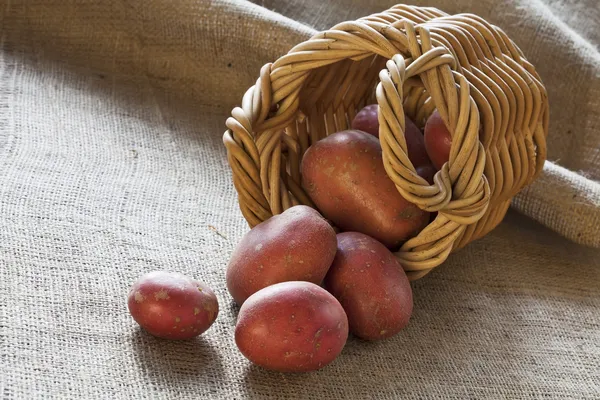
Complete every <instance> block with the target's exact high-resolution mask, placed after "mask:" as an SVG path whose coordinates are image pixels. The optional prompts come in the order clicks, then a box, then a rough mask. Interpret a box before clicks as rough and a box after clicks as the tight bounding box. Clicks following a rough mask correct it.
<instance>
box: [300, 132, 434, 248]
mask: <svg viewBox="0 0 600 400" xmlns="http://www.w3.org/2000/svg"><path fill="white" fill-rule="evenodd" d="M302 186H303V187H304V189H305V190H306V192H307V193H308V195H309V196H310V197H311V199H312V200H313V201H314V202H315V204H316V206H317V208H318V209H319V211H321V213H322V214H323V216H324V217H325V218H327V219H329V220H331V221H333V223H334V224H335V225H337V226H338V227H339V228H340V229H341V230H343V231H357V232H362V233H365V234H367V235H369V236H371V237H373V238H375V239H377V240H379V241H380V242H382V243H383V244H385V245H386V246H388V247H390V248H395V247H397V246H399V245H400V244H401V243H402V242H403V241H405V240H406V239H408V238H410V237H413V236H415V235H416V234H417V233H418V232H419V231H420V230H421V229H423V228H424V227H425V225H426V224H427V221H428V219H429V215H428V213H427V212H425V211H423V210H421V209H420V208H418V207H417V206H416V205H414V204H412V203H410V202H409V201H407V200H406V199H404V198H403V197H402V196H401V195H400V193H398V190H397V189H396V186H395V185H394V183H393V182H392V180H391V179H390V178H389V177H388V176H387V174H386V171H385V168H384V166H383V159H382V151H381V145H380V144H379V141H378V140H377V139H375V138H374V137H373V136H370V135H365V134H364V133H362V132H360V131H353V130H350V131H341V132H337V133H334V134H332V135H330V136H328V137H327V138H325V139H322V140H320V141H318V142H317V143H315V144H313V145H312V146H311V147H310V148H309V149H308V150H307V151H306V153H305V155H304V158H303V160H302Z"/></svg>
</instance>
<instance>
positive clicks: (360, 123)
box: [351, 104, 379, 138]
mask: <svg viewBox="0 0 600 400" xmlns="http://www.w3.org/2000/svg"><path fill="white" fill-rule="evenodd" d="M378 107H379V106H378V105H377V104H370V105H368V106H366V107H364V108H363V109H362V110H360V111H359V112H358V113H357V114H356V116H355V117H354V119H353V120H352V124H351V127H352V129H356V130H359V131H363V132H366V133H368V134H369V135H373V136H375V137H376V138H379V120H378V119H377V114H378V111H377V110H378Z"/></svg>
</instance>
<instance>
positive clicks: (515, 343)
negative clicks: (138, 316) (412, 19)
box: [0, 0, 600, 400]
mask: <svg viewBox="0 0 600 400" xmlns="http://www.w3.org/2000/svg"><path fill="white" fill-rule="evenodd" d="M414 3H416V4H418V5H431V6H435V7H438V8H440V9H443V10H444V11H446V12H448V13H452V14H455V13H459V12H472V13H475V14H478V15H480V16H482V17H483V18H485V19H486V20H488V21H490V22H491V23H493V24H495V25H497V26H501V27H502V28H503V29H504V30H505V31H506V32H507V34H508V35H509V36H510V37H511V38H512V39H513V40H514V41H515V42H516V43H517V44H518V45H519V47H520V48H521V49H522V50H523V52H524V54H525V55H526V56H527V59H528V60H529V61H530V62H531V63H532V64H534V65H535V66H536V69H537V71H538V72H539V74H540V76H541V77H542V79H543V81H544V84H545V85H546V88H547V90H548V96H549V99H550V115H551V118H550V132H549V137H548V159H549V162H547V163H546V166H545V167H544V171H543V172H542V174H541V175H540V177H539V178H538V179H537V180H536V181H535V182H534V183H533V184H532V186H530V187H528V188H526V189H525V190H524V191H523V192H522V193H521V194H520V195H519V196H518V197H517V198H516V199H515V200H514V202H513V205H514V207H513V209H512V210H511V211H509V213H508V216H507V217H506V219H505V221H504V222H503V223H502V224H500V225H499V227H498V228H496V229H495V230H493V231H492V232H491V233H489V234H488V235H487V236H485V237H484V238H482V239H480V240H477V241H475V242H473V243H471V244H469V245H468V246H467V247H466V248H464V249H463V250H461V251H460V252H458V253H455V254H453V255H451V256H450V258H449V259H448V261H447V262H445V263H444V264H443V265H440V266H439V267H437V268H435V270H433V271H432V272H431V273H430V274H428V275H427V276H426V277H424V278H423V279H421V280H419V281H416V282H414V283H413V284H412V285H413V290H414V297H415V311H414V314H413V317H412V320H411V323H410V324H409V326H408V327H407V328H406V329H405V330H404V331H403V332H401V333H400V334H399V335H398V336H396V337H394V338H391V339H389V340H386V341H382V342H378V343H365V342H362V341H359V340H357V339H355V338H351V339H350V340H349V342H348V344H347V345H346V348H345V349H344V352H343V354H342V355H341V356H340V358H339V359H338V360H336V361H335V362H334V363H333V364H332V365H330V366H328V367H327V368H325V369H323V370H321V371H318V372H316V373H312V374H303V375H283V374H277V373H270V372H266V371H263V370H261V369H258V368H254V367H252V366H251V365H250V364H249V363H248V362H247V361H246V360H245V359H244V358H243V356H242V355H241V354H240V353H239V352H238V351H237V349H236V347H235V344H234V341H233V328H234V324H235V319H236V308H235V307H234V306H233V305H232V301H231V299H230V297H229V295H228V293H227V291H226V288H225V284H224V269H225V266H226V263H227V261H228V258H229V255H230V252H231V251H232V249H233V247H234V246H235V244H236V243H237V241H238V240H239V239H240V237H241V236H242V235H243V234H244V233H245V232H247V230H248V226H247V224H246V221H245V220H244V218H243V217H242V214H241V212H240V210H239V207H238V202H237V198H236V191H235V189H234V187H233V185H232V183H231V181H232V176H231V172H230V168H229V166H228V163H227V159H226V152H225V148H224V146H223V142H222V134H223V131H224V129H225V127H224V124H223V121H224V120H225V119H226V118H227V116H228V114H229V113H230V111H231V109H232V108H233V107H234V106H236V105H238V104H239V103H240V101H241V95H242V94H243V93H244V91H245V90H246V89H247V88H248V87H250V86H251V85H252V84H254V82H255V81H256V77H257V75H258V73H259V71H260V68H261V66H262V65H264V64H265V63H266V62H269V61H272V60H274V59H277V58H278V57H280V56H281V55H282V54H285V52H287V51H288V50H289V49H290V48H292V47H293V46H294V45H295V44H297V43H299V42H301V41H303V40H306V39H307V38H308V37H310V36H311V35H313V34H314V33H315V32H316V30H321V29H326V28H328V27H331V26H333V25H335V24H336V23H337V22H340V21H343V20H349V19H356V18H360V17H361V16H364V15H368V14H372V13H374V12H378V11H381V10H384V9H386V8H389V7H390V6H392V5H393V4H394V3H393V2H387V1H374V2H371V3H369V5H367V2H362V1H361V2H359V1H352V0H340V1H336V2H325V1H316V0H309V1H304V2H300V1H275V0H273V1H271V0H268V1H258V0H257V4H253V3H250V2H244V1H224V0H218V1H217V0H215V1H202V0H193V1H192V0H173V1H167V0H150V1H141V0H121V1H118V0H106V1H92V0H87V1H81V0H77V1H75V0H38V1H24V0H10V1H4V2H0V181H1V183H2V184H1V185H0V299H1V302H0V369H1V370H0V398H2V399H32V398H40V399H41V398H56V399H62V398H67V399H70V398H72V399H96V398H98V399H121V398H123V399H129V398H136V399H138V398H139V399H188V398H189V399H197V398H207V399H245V398H252V399H254V398H258V399H319V400H321V399H329V398H331V399H338V398H340V399H346V398H347V399H354V398H364V399H398V398H406V399H424V398H432V399H436V398H444V399H465V398H485V399H506V398H511V399H512V398H515V399H538V398H539V399H545V398H550V399H559V398H562V399H597V398H598V397H599V393H600V374H599V373H598V371H599V370H600V345H599V343H600V311H599V310H600V261H599V260H600V250H598V248H599V247H600V239H599V238H600V229H599V228H598V224H599V222H600V217H599V215H600V207H599V202H600V189H599V187H600V184H599V183H598V180H599V179H600V156H599V152H600V133H599V130H598V126H600V125H599V124H600V111H599V110H600V107H599V106H600V76H599V74H600V55H599V52H598V46H599V43H600V36H599V32H600V10H599V9H598V7H597V1H596V0H585V1H580V2H572V1H567V0H564V1H557V0H536V1H525V0H522V1H513V2H498V1H492V0H482V1H449V0H448V1H434V0H432V1H428V2H414ZM575 3H576V4H575ZM536 220H537V222H536ZM548 228H550V229H548ZM569 239H570V240H569ZM576 242H578V243H576ZM584 245H585V246H584ZM156 269H165V270H173V271H179V272H182V273H185V274H188V275H190V276H193V277H195V278H198V279H202V280H204V281H206V282H207V283H208V284H209V285H210V286H211V287H213V288H214V290H215V292H216V294H217V296H218V298H219V301H220V304H221V312H220V315H219V318H218V319H217V322H216V323H215V325H214V326H213V327H211V329H210V330H209V331H207V332H206V333H205V334H204V335H203V336H202V337H201V338H198V339H197V340H193V341H186V342H166V341H162V340H158V339H155V338H153V337H151V336H149V335H147V334H145V333H144V332H142V331H140V330H139V329H138V328H136V326H135V323H134V322H133V320H132V319H131V317H130V316H129V315H128V313H127V307H126V295H127V290H128V288H129V286H130V285H131V283H132V282H133V280H135V279H136V278H137V277H138V276H139V275H140V274H142V273H144V272H147V271H150V270H156Z"/></svg>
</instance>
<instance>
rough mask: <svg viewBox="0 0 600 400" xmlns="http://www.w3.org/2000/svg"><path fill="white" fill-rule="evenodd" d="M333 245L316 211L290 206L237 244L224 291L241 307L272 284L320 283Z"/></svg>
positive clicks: (332, 234)
mask: <svg viewBox="0 0 600 400" xmlns="http://www.w3.org/2000/svg"><path fill="white" fill-rule="evenodd" d="M336 246H337V241H336V237H335V231H334V230H333V228H332V227H331V225H329V223H328V222H327V221H326V220H325V219H324V218H323V217H322V216H321V215H320V214H319V212H318V211H316V210H314V209H312V208H310V207H307V206H303V205H300V206H294V207H291V208H289V209H287V210H286V211H284V212H283V213H281V214H279V215H275V216H273V217H271V218H269V219H268V220H266V221H264V222H263V223H261V224H259V225H257V226H255V227H254V228H253V229H252V230H250V231H249V232H248V233H247V234H246V235H245V236H244V237H243V238H242V240H241V241H240V242H239V243H238V245H237V246H236V247H235V249H234V251H233V253H232V256H231V259H230V261H229V265H228V267H227V272H226V280H227V289H228V290H229V293H230V294H231V296H232V297H233V299H234V300H235V301H236V303H237V304H239V305H241V304H243V303H244V301H245V300H246V299H247V298H248V297H249V296H250V295H252V294H254V293H256V292H257V291H259V290H260V289H262V288H265V287H267V286H269V285H273V284H275V283H279V282H286V281H308V282H312V283H316V284H320V283H321V282H322V281H323V278H325V274H326V273H327V270H328V269H329V266H330V265H331V262H332V261H333V257H334V256H335V251H336Z"/></svg>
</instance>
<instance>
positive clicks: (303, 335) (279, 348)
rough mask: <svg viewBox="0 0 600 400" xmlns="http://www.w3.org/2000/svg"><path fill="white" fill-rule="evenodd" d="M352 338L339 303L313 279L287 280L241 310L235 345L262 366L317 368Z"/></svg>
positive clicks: (295, 369)
mask: <svg viewBox="0 0 600 400" xmlns="http://www.w3.org/2000/svg"><path fill="white" fill-rule="evenodd" d="M347 339H348V319H347V317H346V313H345V312H344V309H343V308H342V306H341V305H340V303H339V302H338V301H337V300H336V299H335V297H333V296H332V295H331V294H330V293H328V292H327V291H326V290H325V289H323V288H321V287H320V286H317V285H315V284H314V283H310V282H283V283H278V284H276V285H272V286H269V287H267V288H264V289H262V290H260V291H258V292H256V293H255V294H253V295H252V296H250V297H249V298H248V300H246V302H245V303H244V304H243V305H242V307H241V308H240V312H239V315H238V320H237V324H236V327H235V343H236V345H237V346H238V348H239V349H240V351H241V352H242V354H243V355H244V356H245V357H246V358H248V359H249V360H250V361H252V362H253V363H254V364H257V365H259V366H261V367H263V368H266V369H270V370H275V371H281V372H306V371H313V370H316V369H319V368H322V367H324V366H326V365H327V364H329V363H331V362H332V361H333V360H334V359H335V358H336V357H337V356H338V355H339V354H340V353H341V351H342V349H343V348H344V345H345V344H346V340H347Z"/></svg>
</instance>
